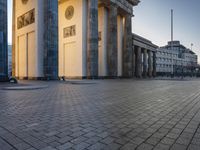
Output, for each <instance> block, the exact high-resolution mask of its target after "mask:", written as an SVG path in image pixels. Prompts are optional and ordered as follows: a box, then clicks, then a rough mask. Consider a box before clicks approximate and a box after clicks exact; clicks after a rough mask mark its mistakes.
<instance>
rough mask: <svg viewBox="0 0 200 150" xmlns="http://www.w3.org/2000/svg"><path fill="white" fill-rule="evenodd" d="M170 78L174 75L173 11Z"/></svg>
mask: <svg viewBox="0 0 200 150" xmlns="http://www.w3.org/2000/svg"><path fill="white" fill-rule="evenodd" d="M171 59H172V61H171V62H172V63H171V64H172V65H171V78H173V75H174V66H173V9H171Z"/></svg>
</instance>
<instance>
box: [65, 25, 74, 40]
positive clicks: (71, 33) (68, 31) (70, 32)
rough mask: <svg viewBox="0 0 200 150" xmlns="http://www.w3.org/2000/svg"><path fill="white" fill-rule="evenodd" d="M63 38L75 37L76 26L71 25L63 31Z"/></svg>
mask: <svg viewBox="0 0 200 150" xmlns="http://www.w3.org/2000/svg"><path fill="white" fill-rule="evenodd" d="M63 33H64V38H68V37H72V36H75V35H76V25H72V26H69V27H66V28H64V29H63Z"/></svg>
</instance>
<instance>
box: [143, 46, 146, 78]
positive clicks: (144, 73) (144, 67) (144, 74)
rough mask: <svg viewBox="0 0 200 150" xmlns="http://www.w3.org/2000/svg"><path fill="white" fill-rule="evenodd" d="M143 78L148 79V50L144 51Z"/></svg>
mask: <svg viewBox="0 0 200 150" xmlns="http://www.w3.org/2000/svg"><path fill="white" fill-rule="evenodd" d="M143 76H144V78H146V77H147V49H144V55H143Z"/></svg>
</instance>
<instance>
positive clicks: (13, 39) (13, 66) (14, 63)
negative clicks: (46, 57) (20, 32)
mask: <svg viewBox="0 0 200 150" xmlns="http://www.w3.org/2000/svg"><path fill="white" fill-rule="evenodd" d="M15 4H16V0H13V12H12V15H13V16H12V76H13V77H14V76H16V72H15V71H16V59H15V57H16V56H15V11H16V9H15V7H16V5H15Z"/></svg>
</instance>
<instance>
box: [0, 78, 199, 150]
mask: <svg viewBox="0 0 200 150" xmlns="http://www.w3.org/2000/svg"><path fill="white" fill-rule="evenodd" d="M29 82H30V81H29ZM34 83H35V82H34ZM36 83H40V84H43V85H48V87H47V88H45V89H38V90H22V91H6V90H0V150H36V149H39V150H68V149H75V150H82V149H87V150H99V149H103V150H115V149H121V150H133V149H138V150H150V149H155V150H165V149H166V150H168V149H172V150H185V149H189V150H199V149H200V80H199V81H198V80H192V81H189V80H188V81H167V80H166V81H160V80H140V81H135V80H94V81H80V82H74V83H71V84H69V83H67V82H66V83H64V82H58V81H52V82H36Z"/></svg>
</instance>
